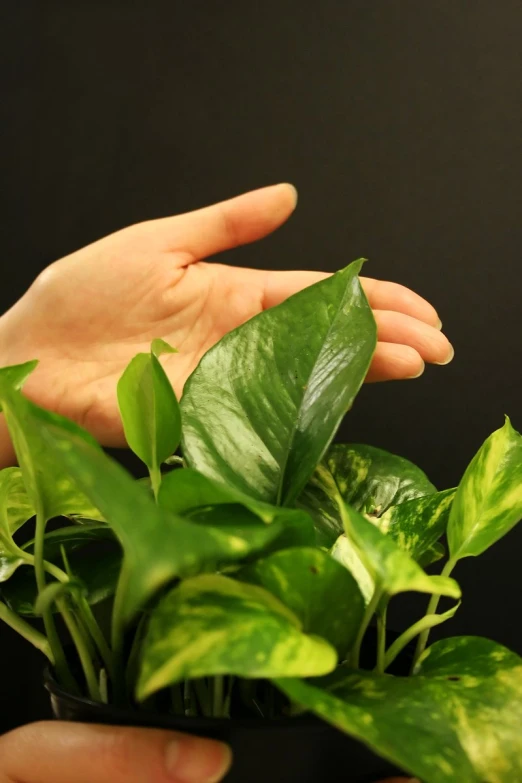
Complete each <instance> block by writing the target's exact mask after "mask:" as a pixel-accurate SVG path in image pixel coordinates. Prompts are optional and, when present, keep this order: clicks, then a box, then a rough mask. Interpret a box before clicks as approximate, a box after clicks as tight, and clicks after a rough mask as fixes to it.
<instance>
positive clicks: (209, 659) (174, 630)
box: [137, 575, 337, 701]
mask: <svg viewBox="0 0 522 783" xmlns="http://www.w3.org/2000/svg"><path fill="white" fill-rule="evenodd" d="M336 662H337V655H336V652H335V650H334V649H333V647H331V646H330V645H329V644H328V643H327V642H325V641H324V640H323V639H319V638H316V637H314V636H308V635H306V634H304V633H303V632H302V631H301V628H300V623H299V620H298V619H297V617H296V616H295V615H294V614H293V613H292V612H290V610H289V609H287V608H286V607H285V606H283V604H282V603H281V602H280V601H278V600H277V598H275V597H274V596H273V595H271V594H270V593H269V592H267V591H266V590H264V589H262V588H260V587H258V586H256V585H249V584H244V583H241V582H236V581H234V580H232V579H228V578H227V577H224V576H218V575H204V576H199V577H196V578H195V579H189V580H187V581H185V582H182V583H181V584H180V585H179V586H178V587H176V588H174V589H173V590H171V591H170V592H169V593H168V594H167V595H166V596H165V597H164V598H163V599H162V600H161V601H160V602H159V604H158V606H157V607H156V608H155V609H154V610H153V612H152V616H151V619H150V622H149V626H148V629H147V632H146V635H145V638H144V641H143V647H142V660H141V667H140V675H139V679H138V685H137V698H138V700H139V701H143V700H144V699H145V698H147V696H150V695H151V694H152V693H154V692H156V691H158V690H160V689H161V688H164V687H166V686H167V685H171V684H173V683H176V682H180V681H181V680H184V679H194V678H198V677H205V676H212V675H219V674H234V675H237V676H240V677H252V678H259V677H261V678H266V677H273V676H284V675H287V674H288V675H290V673H291V672H294V673H297V672H299V673H300V675H301V676H309V675H313V674H318V673H320V672H321V673H326V672H329V671H331V670H332V669H333V668H334V667H335V665H336ZM275 672H278V673H279V674H278V675H276V674H275Z"/></svg>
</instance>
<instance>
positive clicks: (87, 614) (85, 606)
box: [78, 597, 114, 680]
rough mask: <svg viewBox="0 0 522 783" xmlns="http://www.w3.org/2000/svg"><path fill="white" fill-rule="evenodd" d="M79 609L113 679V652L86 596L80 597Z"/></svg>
mask: <svg viewBox="0 0 522 783" xmlns="http://www.w3.org/2000/svg"><path fill="white" fill-rule="evenodd" d="M78 609H79V611H80V612H81V617H82V620H83V622H84V624H85V627H86V628H87V631H88V632H89V634H90V635H91V637H92V639H93V641H94V644H95V645H96V647H97V649H98V652H99V653H100V655H101V657H102V660H103V663H104V664H105V669H106V670H107V674H108V675H109V677H110V679H111V680H112V679H113V676H114V667H113V661H112V653H111V650H110V647H109V645H108V644H107V640H106V639H105V636H104V635H103V633H102V630H101V628H100V626H99V625H98V623H97V622H96V618H95V616H94V614H93V612H92V609H91V607H90V606H89V603H88V602H87V601H86V599H85V598H83V597H81V598H79V599H78Z"/></svg>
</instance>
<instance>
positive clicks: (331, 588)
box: [236, 548, 364, 657]
mask: <svg viewBox="0 0 522 783" xmlns="http://www.w3.org/2000/svg"><path fill="white" fill-rule="evenodd" d="M236 578H237V579H239V580H241V581H244V582H249V583H252V584H257V585H260V586H261V587H264V588H265V589H266V590H268V591H269V592H270V593H272V595H275V596H276V597H277V598H279V600H280V601H281V603H283V604H284V605H285V606H287V607H288V608H289V609H291V610H292V611H293V612H294V614H295V615H296V616H297V617H298V618H299V620H300V621H301V623H302V628H303V631H304V632H305V633H309V634H315V635H316V636H320V637H322V638H323V639H326V640H327V641H328V642H330V644H331V645H332V646H333V647H335V648H336V649H337V651H338V653H339V655H340V656H341V657H343V656H344V655H345V654H346V653H347V652H348V650H349V649H350V647H351V646H352V644H353V642H354V641H355V638H356V636H357V631H358V630H359V626H360V624H361V621H362V618H363V614H364V601H363V597H362V595H361V592H360V590H359V588H358V586H357V582H356V581H355V579H354V578H353V577H352V575H351V574H350V573H349V572H348V571H347V570H346V568H343V567H342V566H341V565H339V563H336V562H335V560H332V558H331V557H330V555H329V554H328V553H326V552H323V551H322V550H320V549H310V548H294V549H285V550H283V551H279V552H276V553H274V554H272V555H270V556H269V557H267V558H265V559H262V560H258V561H257V562H256V563H255V564H253V565H252V566H247V567H246V568H244V569H242V570H241V571H240V572H239V573H238V574H236Z"/></svg>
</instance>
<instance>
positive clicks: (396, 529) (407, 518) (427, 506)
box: [376, 489, 456, 560]
mask: <svg viewBox="0 0 522 783" xmlns="http://www.w3.org/2000/svg"><path fill="white" fill-rule="evenodd" d="M455 493H456V490H455V489H446V490H444V491H443V492H435V493H434V494H432V495H425V496H424V497H419V498H415V499H414V500H408V501H406V502H405V503H401V504H400V505H398V506H391V507H390V508H389V509H388V510H387V511H385V513H384V514H383V515H382V516H381V517H379V518H378V519H377V520H376V525H377V526H378V528H379V530H381V532H383V533H386V535H388V536H389V537H390V538H392V539H393V540H394V541H395V542H396V543H397V544H398V545H399V547H400V548H401V549H404V551H405V552H409V554H410V555H411V556H412V557H413V559H414V560H419V559H421V558H423V556H424V555H425V553H426V552H427V551H428V550H430V549H431V548H432V547H433V546H434V545H435V543H436V542H437V541H438V539H439V538H440V537H441V536H442V535H444V533H445V532H446V527H447V525H448V519H449V515H450V511H451V506H452V503H453V500H454V498H455Z"/></svg>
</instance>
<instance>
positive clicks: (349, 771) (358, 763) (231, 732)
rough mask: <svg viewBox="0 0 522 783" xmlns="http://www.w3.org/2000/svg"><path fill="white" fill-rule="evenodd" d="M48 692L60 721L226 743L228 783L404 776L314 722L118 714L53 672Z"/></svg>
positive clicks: (402, 668) (347, 781) (371, 781)
mask: <svg viewBox="0 0 522 783" xmlns="http://www.w3.org/2000/svg"><path fill="white" fill-rule="evenodd" d="M372 641H373V640H372ZM363 652H364V651H363ZM401 657H402V660H401ZM409 658H410V656H408V655H406V656H404V655H403V656H400V657H399V659H397V661H396V662H395V665H394V673H396V674H399V675H400V674H405V673H406V671H407V666H408V662H409ZM370 665H371V664H370ZM45 687H46V688H47V690H48V691H49V693H50V695H51V704H52V709H53V713H54V716H55V717H56V718H58V719H60V720H66V721H80V722H83V723H104V724H110V725H113V726H144V727H149V728H161V729H172V730H174V731H182V732H185V733H187V734H195V735H199V736H203V737H211V738H213V739H218V740H221V741H223V742H226V743H227V744H228V745H230V747H231V748H232V751H233V754H234V763H233V767H232V770H231V771H230V772H229V774H228V775H227V776H226V778H225V779H224V780H225V783H375V781H380V780H382V779H383V778H386V777H389V776H393V775H400V774H401V772H402V771H401V770H399V769H397V768H396V767H394V766H393V765H392V764H390V763H389V762H388V761H385V760H384V759H382V758H380V757H379V756H377V755H376V754H375V753H373V752H372V751H371V750H370V749H369V748H368V747H366V745H363V744H362V743H361V742H358V741H357V740H355V739H352V738H351V737H348V736H346V735H345V734H343V733H341V732H340V731H337V729H334V728H333V727H331V726H329V725H327V724H326V723H323V722H322V721H320V720H318V719H316V718H314V717H309V716H304V717H299V718H279V719H275V720H266V719H255V718H237V719H231V720H229V719H223V718H199V717H198V718H195V717H194V718H192V717H185V716H176V715H170V714H160V713H154V712H150V711H147V710H143V711H142V710H136V709H126V708H118V707H113V706H111V705H106V704H98V703H96V702H93V701H90V700H89V699H85V698H81V697H77V696H71V695H70V694H68V693H66V692H65V691H64V690H62V688H60V686H59V685H58V684H57V682H56V680H55V679H54V676H53V674H52V672H51V671H49V670H47V671H46V673H45ZM402 774H404V773H402Z"/></svg>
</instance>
